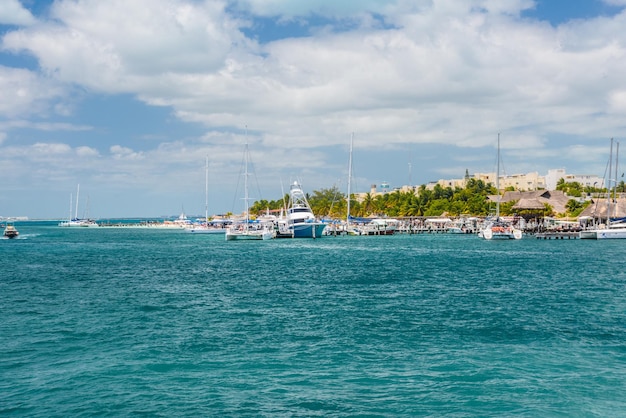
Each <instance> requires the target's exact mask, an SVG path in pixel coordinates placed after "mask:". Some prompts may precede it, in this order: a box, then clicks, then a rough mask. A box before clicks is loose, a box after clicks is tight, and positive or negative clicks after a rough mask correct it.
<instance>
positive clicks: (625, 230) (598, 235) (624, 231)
mask: <svg viewBox="0 0 626 418" xmlns="http://www.w3.org/2000/svg"><path fill="white" fill-rule="evenodd" d="M618 156H619V142H617V144H616V152H615V178H614V179H613V198H611V179H610V177H611V175H612V173H611V171H613V168H612V163H613V138H611V151H610V153H609V171H608V176H607V177H609V180H608V182H607V188H606V190H607V199H606V224H604V225H601V227H600V228H596V229H586V230H583V231H580V232H579V237H580V239H626V224H624V222H623V221H619V222H612V221H611V214H612V212H613V211H616V210H617V203H615V205H612V204H611V203H612V202H616V200H615V195H616V188H617V174H618ZM614 217H615V216H614Z"/></svg>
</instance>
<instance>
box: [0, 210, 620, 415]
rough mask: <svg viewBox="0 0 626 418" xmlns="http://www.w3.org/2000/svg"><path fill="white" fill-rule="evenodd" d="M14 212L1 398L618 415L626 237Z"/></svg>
mask: <svg viewBox="0 0 626 418" xmlns="http://www.w3.org/2000/svg"><path fill="white" fill-rule="evenodd" d="M17 226H18V229H19V230H20V238H19V239H16V240H6V239H3V240H0V259H1V260H2V261H1V262H2V266H3V273H2V279H1V280H0V307H1V314H0V316H1V321H0V342H1V343H0V415H9V416H11V415H14V416H41V417H44V416H45V417H47V416H76V415H79V416H80V415H84V416H91V415H105V416H106V415H109V416H120V415H134V414H146V415H161V416H192V415H193V416H220V415H221V416H224V415H226V416H354V415H369V416H439V415H446V416H502V415H509V416H511V415H517V416H602V417H604V416H619V415H622V416H623V415H625V414H626V413H625V412H624V411H626V398H625V397H624V393H626V273H625V270H624V255H625V254H626V251H625V250H626V241H622V240H613V241H586V240H585V241H580V240H563V241H539V240H534V239H532V238H525V239H523V240H521V241H508V242H491V241H482V240H480V239H478V238H477V237H475V236H453V235H410V236H409V235H399V236H390V237H325V238H321V239H316V240H274V241H258V242H225V241H224V238H223V236H207V235H205V236H202V235H192V234H186V233H184V232H181V231H167V230H154V229H113V228H99V229H90V228H82V229H74V228H57V227H55V226H51V225H46V224H43V223H32V222H29V223H22V224H18V225H17Z"/></svg>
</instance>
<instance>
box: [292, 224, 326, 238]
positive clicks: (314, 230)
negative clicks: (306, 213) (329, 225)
mask: <svg viewBox="0 0 626 418" xmlns="http://www.w3.org/2000/svg"><path fill="white" fill-rule="evenodd" d="M324 228H326V224H323V223H317V222H306V223H301V224H293V225H292V226H291V228H290V229H291V230H292V231H293V234H292V235H293V237H294V238H320V237H321V236H322V234H323V233H324Z"/></svg>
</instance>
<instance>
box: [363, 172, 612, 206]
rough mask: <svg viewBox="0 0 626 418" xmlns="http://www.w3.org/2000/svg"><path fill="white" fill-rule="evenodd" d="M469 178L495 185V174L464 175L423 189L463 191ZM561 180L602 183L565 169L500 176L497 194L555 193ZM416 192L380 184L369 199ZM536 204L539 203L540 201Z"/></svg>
mask: <svg viewBox="0 0 626 418" xmlns="http://www.w3.org/2000/svg"><path fill="white" fill-rule="evenodd" d="M470 178H473V179H476V180H482V181H483V182H484V183H485V184H493V185H495V184H496V173H495V172H493V173H474V175H473V176H470V175H469V173H468V172H467V171H466V172H465V177H464V178H457V179H440V180H437V181H432V182H430V183H427V184H426V185H425V186H426V189H427V190H433V189H434V188H435V186H437V185H439V186H441V187H443V188H447V187H451V188H453V189H454V188H457V187H458V188H461V189H463V188H465V186H466V185H467V181H468V180H469V179H470ZM561 179H564V180H565V182H566V183H572V182H578V183H580V184H581V185H582V186H583V187H587V186H589V187H599V188H601V187H603V180H602V179H601V178H600V177H598V176H596V175H586V174H585V175H581V174H567V173H566V172H565V169H562V168H559V169H552V170H548V174H547V175H546V176H540V175H539V173H538V172H536V171H535V172H531V173H526V174H513V175H503V176H500V179H499V180H500V181H499V183H500V184H499V185H500V192H503V191H505V190H507V189H509V190H510V189H511V188H512V189H513V190H515V191H516V192H537V191H543V190H556V186H557V184H558V182H559V180H561ZM418 190H419V186H416V185H404V186H401V187H398V188H394V189H391V188H390V186H389V183H387V182H382V183H381V185H380V188H379V187H378V186H377V185H376V184H372V185H371V187H370V191H369V192H368V193H369V194H370V196H371V197H376V196H379V195H383V194H385V193H389V192H392V191H400V192H402V193H406V192H413V193H416V194H417V193H418ZM368 193H354V195H355V197H356V199H357V200H358V201H363V199H364V198H365V196H366V195H367V194H368ZM537 196H541V193H539V194H538V195H537ZM559 197H560V196H559ZM548 199H549V198H548ZM539 200H540V201H541V199H539ZM551 200H552V201H554V196H552V199H551Z"/></svg>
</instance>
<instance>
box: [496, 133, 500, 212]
mask: <svg viewBox="0 0 626 418" xmlns="http://www.w3.org/2000/svg"><path fill="white" fill-rule="evenodd" d="M496 167H497V168H496V193H498V195H497V196H498V197H497V198H496V199H497V200H496V221H498V220H500V133H499V132H498V162H497V163H496Z"/></svg>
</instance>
